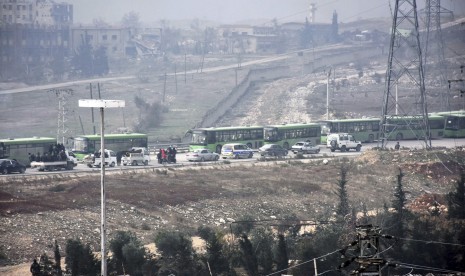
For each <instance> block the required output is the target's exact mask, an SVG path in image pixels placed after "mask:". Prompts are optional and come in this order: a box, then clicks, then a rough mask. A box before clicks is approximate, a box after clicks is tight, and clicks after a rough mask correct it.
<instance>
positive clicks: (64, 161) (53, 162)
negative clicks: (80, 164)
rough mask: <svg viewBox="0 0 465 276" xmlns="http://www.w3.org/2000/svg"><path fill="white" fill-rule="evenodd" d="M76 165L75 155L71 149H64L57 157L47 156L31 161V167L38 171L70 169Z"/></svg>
mask: <svg viewBox="0 0 465 276" xmlns="http://www.w3.org/2000/svg"><path fill="white" fill-rule="evenodd" d="M76 166H77V158H76V155H74V153H73V152H72V151H68V150H65V151H63V152H62V153H60V154H59V155H58V157H51V156H50V157H48V158H47V159H46V160H40V161H32V162H31V168H37V169H38V170H39V171H53V170H60V169H65V170H72V169H73V168H74V167H76Z"/></svg>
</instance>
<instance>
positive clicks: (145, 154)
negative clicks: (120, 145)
mask: <svg viewBox="0 0 465 276" xmlns="http://www.w3.org/2000/svg"><path fill="white" fill-rule="evenodd" d="M121 162H122V163H123V165H124V166H127V165H132V166H137V165H139V164H144V165H145V166H147V165H148V164H149V162H150V152H149V151H148V149H147V148H140V147H133V148H131V150H129V151H126V152H124V153H123V156H122V158H121Z"/></svg>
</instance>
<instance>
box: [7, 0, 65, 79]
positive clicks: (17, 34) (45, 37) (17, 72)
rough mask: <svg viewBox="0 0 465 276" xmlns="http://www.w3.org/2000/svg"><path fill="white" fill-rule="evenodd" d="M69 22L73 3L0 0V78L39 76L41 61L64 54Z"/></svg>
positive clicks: (49, 0) (32, 77)
mask: <svg viewBox="0 0 465 276" xmlns="http://www.w3.org/2000/svg"><path fill="white" fill-rule="evenodd" d="M72 23H73V6H72V5H70V4H67V3H57V2H54V1H51V0H16V1H10V0H0V45H1V47H0V79H2V80H9V79H12V78H14V77H22V78H24V79H25V80H30V81H34V80H36V79H37V78H41V77H42V76H43V75H44V74H46V72H45V71H46V69H44V67H43V66H42V65H43V64H47V63H48V64H51V63H52V62H53V61H58V60H63V58H64V57H65V56H67V55H68V51H69V47H70V36H69V30H70V27H71V25H72ZM44 70H45V71H44Z"/></svg>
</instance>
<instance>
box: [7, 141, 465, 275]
mask: <svg viewBox="0 0 465 276" xmlns="http://www.w3.org/2000/svg"><path fill="white" fill-rule="evenodd" d="M464 157H465V153H464V152H463V151H456V152H451V151H444V150H440V151H435V152H434V154H433V153H430V154H428V155H427V154H426V153H425V152H410V151H408V150H405V151H402V152H382V153H377V152H373V151H367V152H365V153H364V154H363V155H362V156H361V157H359V158H357V159H356V160H353V163H352V165H351V169H350V172H349V182H348V191H349V195H350V201H351V204H352V206H354V207H355V208H360V207H359V206H360V205H361V203H362V202H363V203H365V204H366V206H367V208H368V209H369V210H375V209H380V208H382V206H383V204H384V203H388V204H390V202H391V200H392V192H393V189H394V186H395V178H396V177H395V176H396V174H397V173H398V167H401V168H402V169H403V170H404V172H405V173H406V177H405V178H404V181H405V182H404V183H405V184H404V188H405V190H407V191H408V201H409V203H414V202H415V208H416V210H418V211H426V210H427V204H428V200H425V198H426V199H428V198H429V197H430V200H432V199H431V198H434V199H435V200H437V201H438V202H440V203H441V204H444V199H443V195H444V194H445V193H447V192H449V191H450V190H451V189H452V184H451V183H452V182H451V179H456V178H457V175H458V165H457V160H463V158H464ZM341 162H343V161H341V160H330V162H329V164H328V165H323V164H322V161H321V160H316V159H315V160H312V159H305V160H297V159H292V160H288V161H279V162H277V161H269V162H257V163H252V164H248V165H230V164H224V163H222V162H220V163H219V164H216V165H213V166H194V167H189V168H187V167H180V168H166V169H147V170H146V171H145V172H143V173H138V174H136V173H134V172H109V173H108V176H107V178H106V185H107V220H108V224H107V225H108V234H109V236H110V239H111V236H112V233H114V232H115V231H116V230H126V231H133V232H135V233H137V235H138V237H139V238H140V239H141V240H142V241H143V243H145V244H149V243H152V242H153V236H154V233H155V232H156V231H157V230H159V229H161V228H168V229H178V230H180V229H183V230H187V231H191V232H192V233H195V229H196V228H197V227H198V226H200V225H208V226H212V227H219V228H220V229H224V230H225V231H228V229H229V224H230V223H231V222H232V221H235V220H240V219H241V218H244V216H245V215H248V216H250V217H252V218H254V219H256V220H259V219H269V218H278V219H284V218H289V217H293V216H294V217H298V218H300V219H302V220H303V219H306V220H312V219H315V220H318V219H327V218H328V217H330V216H331V215H332V213H333V212H334V210H335V206H336V204H337V197H336V196H335V194H334V191H335V189H336V183H337V180H338V173H339V167H340V164H341ZM449 170H451V171H452V173H450V172H449ZM0 187H1V189H0V214H1V216H0V233H1V237H0V244H1V245H0V251H1V252H2V253H3V254H4V255H5V256H6V257H7V259H6V260H3V265H7V264H9V265H12V264H20V263H28V262H30V260H32V258H34V257H36V256H39V255H40V254H41V253H42V252H47V253H48V254H49V256H52V252H51V245H52V244H53V242H54V240H55V239H57V240H58V242H59V244H60V245H61V246H62V248H64V245H65V242H66V239H69V238H75V239H76V238H78V239H81V240H82V241H83V242H84V243H90V244H91V245H92V248H94V249H95V251H98V250H99V240H100V238H99V237H100V236H99V228H100V179H99V176H98V175H97V174H95V175H81V174H76V175H70V176H63V177H59V176H47V177H42V178H38V177H36V178H23V177H22V176H19V177H17V178H14V179H13V180H11V179H9V180H4V178H3V183H1V186H0ZM425 195H427V196H426V197H425ZM428 196H429V197H428ZM431 196H432V197H431ZM417 199H421V200H417ZM12 269H13V268H12ZM3 270H5V268H3Z"/></svg>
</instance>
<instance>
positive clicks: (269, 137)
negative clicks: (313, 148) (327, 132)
mask: <svg viewBox="0 0 465 276" xmlns="http://www.w3.org/2000/svg"><path fill="white" fill-rule="evenodd" d="M263 136H264V141H265V143H266V144H278V145H281V146H282V147H283V148H285V149H290V148H291V147H292V146H293V145H294V144H295V143H297V142H299V141H310V142H312V143H313V144H314V145H319V144H320V143H321V125H320V124H318V123H308V124H282V125H268V126H265V127H264V128H263Z"/></svg>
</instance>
